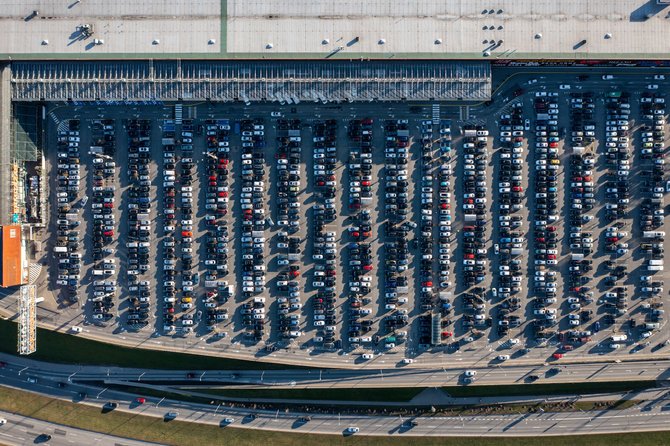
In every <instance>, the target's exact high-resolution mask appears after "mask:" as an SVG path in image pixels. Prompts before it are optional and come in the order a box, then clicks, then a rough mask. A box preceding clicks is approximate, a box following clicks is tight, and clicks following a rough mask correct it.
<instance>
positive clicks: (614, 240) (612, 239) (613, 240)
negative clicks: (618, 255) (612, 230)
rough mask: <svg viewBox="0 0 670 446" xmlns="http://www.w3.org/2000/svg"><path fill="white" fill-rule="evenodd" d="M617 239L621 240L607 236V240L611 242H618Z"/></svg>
mask: <svg viewBox="0 0 670 446" xmlns="http://www.w3.org/2000/svg"><path fill="white" fill-rule="evenodd" d="M617 240H619V239H618V238H616V237H607V241H608V242H610V243H611V242H616V241H617Z"/></svg>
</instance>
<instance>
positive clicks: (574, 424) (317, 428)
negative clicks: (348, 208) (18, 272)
mask: <svg viewBox="0 0 670 446" xmlns="http://www.w3.org/2000/svg"><path fill="white" fill-rule="evenodd" d="M27 371H28V370H26V371H24V373H25V372H27ZM33 372H35V370H33ZM2 374H3V383H5V384H6V385H8V386H12V387H15V388H20V389H24V390H27V389H29V390H30V391H33V392H39V393H42V394H46V395H50V396H53V397H57V398H61V399H64V400H70V401H76V402H77V403H78V404H87V405H91V406H94V407H99V408H101V407H102V406H103V405H104V404H105V403H107V402H108V401H110V400H113V401H115V402H117V403H118V407H117V408H116V409H115V410H117V411H124V412H130V413H134V414H137V415H144V416H150V417H158V418H163V417H165V416H166V414H167V413H168V412H176V413H177V414H178V415H177V417H176V419H177V420H181V421H189V422H198V423H204V424H209V425H217V426H230V427H232V428H246V429H257V430H273V431H283V432H294V433H319V434H334V435H346V434H347V433H346V430H347V428H348V427H357V428H358V429H359V432H358V433H357V434H355V435H378V436H382V435H402V436H515V437H518V436H536V435H567V434H595V433H614V432H636V431H638V432H643V431H658V430H664V429H666V428H667V425H668V423H669V422H670V410H668V408H670V398H668V397H667V395H666V392H665V391H664V390H651V391H646V392H641V393H640V394H637V395H633V396H631V398H634V399H641V400H644V402H643V403H641V404H638V405H636V406H634V407H631V408H629V409H624V410H609V411H608V410H598V411H588V412H584V411H579V412H561V413H534V414H528V413H525V414H521V413H520V414H511V415H490V416H481V415H478V416H454V417H438V416H436V417H413V418H403V417H387V416H360V415H347V414H315V413H310V414H309V417H310V419H309V420H308V421H304V420H303V418H302V417H304V416H307V414H301V413H291V412H288V413H286V412H283V413H280V412H279V411H276V412H275V411H272V412H269V411H261V410H250V409H241V408H230V407H227V406H214V405H201V404H194V403H186V402H178V401H171V400H165V399H158V398H147V400H146V402H144V404H138V403H137V402H135V398H136V395H131V394H127V393H122V392H117V391H112V390H106V389H104V388H103V389H100V388H95V387H91V386H87V385H81V384H77V383H73V384H69V385H67V386H66V387H58V385H57V383H56V382H55V381H50V380H47V379H41V380H39V379H38V381H37V382H36V383H28V382H27V381H26V380H25V379H24V376H25V375H21V376H19V375H17V372H15V371H14V370H13V366H11V367H8V368H5V369H3V372H2ZM10 375H13V376H10ZM82 391H85V392H87V394H88V396H87V397H86V398H84V399H81V398H80V397H79V393H80V392H82ZM0 415H2V414H0ZM100 416H104V415H100ZM5 418H7V419H8V423H7V424H6V425H4V426H0V432H1V433H0V439H2V441H4V442H7V443H10V444H24V443H25V440H23V439H24V438H25V436H27V435H32V434H34V437H36V436H37V435H39V434H41V433H46V434H49V435H52V438H53V439H57V441H62V438H59V437H58V435H55V434H57V433H60V432H63V431H66V432H67V434H66V435H65V437H66V438H67V439H69V440H72V439H73V438H74V436H75V433H74V432H75V430H66V429H64V428H63V427H62V426H60V425H49V426H46V425H41V424H40V425H38V423H37V422H36V421H33V420H29V421H26V420H25V419H22V418H21V417H16V416H11V417H10V416H5ZM226 419H228V420H229V421H227V422H226V421H225V420H226ZM16 421H19V422H20V423H21V424H17V423H16ZM29 425H31V426H33V427H29ZM170 428H171V427H170V423H166V429H170ZM70 432H72V434H70ZM85 434H88V435H92V436H93V438H96V434H92V433H87V432H85V431H78V430H77V431H76V435H85ZM34 437H33V438H34ZM77 438H79V437H77ZM82 438H83V437H82ZM86 438H91V437H86ZM97 438H100V439H101V440H95V441H102V444H105V442H106V441H107V437H102V436H101V434H97ZM52 441H53V440H52ZM114 442H115V443H119V444H136V443H131V442H130V441H127V440H125V439H123V440H122V439H115V440H114ZM77 443H79V444H82V443H83V442H79V441H77Z"/></svg>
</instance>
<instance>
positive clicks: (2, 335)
mask: <svg viewBox="0 0 670 446" xmlns="http://www.w3.org/2000/svg"><path fill="white" fill-rule="evenodd" d="M17 334H18V333H17V324H16V323H14V322H11V321H8V320H4V319H0V339H2V342H1V343H0V351H2V352H4V353H9V354H12V355H16V345H17ZM112 339H113V338H112ZM37 346H38V347H37V352H35V353H33V354H32V355H30V359H35V360H38V361H47V362H57V363H65V364H91V365H113V366H119V367H137V368H147V369H167V370H188V369H197V370H221V369H225V370H247V369H250V370H254V369H265V370H283V369H304V368H307V367H295V366H290V365H284V364H274V363H269V362H260V361H259V362H256V361H242V360H238V359H226V358H216V357H212V356H202V355H189V354H184V353H172V352H164V351H159V350H148V349H142V348H129V347H120V346H118V345H113V344H107V343H104V342H98V341H92V340H90V339H85V338H79V337H76V336H72V335H69V334H63V333H57V332H54V331H50V330H45V329H42V328H38V329H37Z"/></svg>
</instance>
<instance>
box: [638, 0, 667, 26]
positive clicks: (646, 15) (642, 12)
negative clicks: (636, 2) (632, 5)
mask: <svg viewBox="0 0 670 446" xmlns="http://www.w3.org/2000/svg"><path fill="white" fill-rule="evenodd" d="M667 6H668V5H659V4H658V3H656V0H649V1H648V2H646V3H645V4H643V5H642V6H640V7H639V8H637V9H636V10H634V11H633V12H631V13H630V21H631V22H644V21H646V20H647V19H650V18H652V17H653V16H655V15H656V14H658V13H659V12H661V11H663V10H664V9H665V8H666V7H667Z"/></svg>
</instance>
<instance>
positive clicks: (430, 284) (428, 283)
mask: <svg viewBox="0 0 670 446" xmlns="http://www.w3.org/2000/svg"><path fill="white" fill-rule="evenodd" d="M421 286H433V282H423V283H422V284H421Z"/></svg>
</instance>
